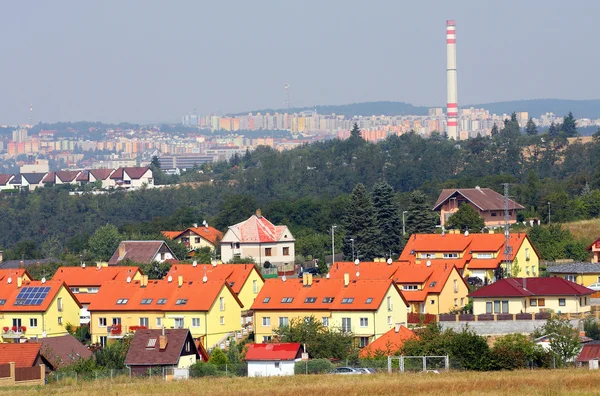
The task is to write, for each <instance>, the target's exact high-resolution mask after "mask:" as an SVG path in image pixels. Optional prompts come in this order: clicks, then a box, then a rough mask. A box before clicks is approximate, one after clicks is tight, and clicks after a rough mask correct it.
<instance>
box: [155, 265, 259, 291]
mask: <svg viewBox="0 0 600 396" xmlns="http://www.w3.org/2000/svg"><path fill="white" fill-rule="evenodd" d="M253 270H254V271H256V273H258V275H259V276H260V277H261V278H262V274H261V273H260V271H259V270H258V268H257V267H256V265H255V264H218V265H216V266H213V265H210V264H198V265H197V266H196V267H194V266H193V265H191V264H175V265H173V266H171V269H170V270H169V272H168V273H167V275H165V277H164V279H167V278H168V277H169V276H172V277H173V279H177V276H179V275H183V279H189V280H197V281H199V280H202V278H203V277H204V275H205V274H206V276H207V278H208V279H209V280H219V281H227V283H228V284H229V286H230V287H231V289H232V290H233V291H234V292H235V293H236V294H239V293H240V291H241V290H242V287H243V286H244V284H245V283H246V280H247V279H248V277H249V276H250V274H251V273H252V271H253ZM263 281H264V278H263Z"/></svg>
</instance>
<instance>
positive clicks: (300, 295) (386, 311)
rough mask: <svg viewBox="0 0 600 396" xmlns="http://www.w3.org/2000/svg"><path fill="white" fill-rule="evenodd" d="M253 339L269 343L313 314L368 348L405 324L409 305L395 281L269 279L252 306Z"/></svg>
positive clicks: (310, 276)
mask: <svg viewBox="0 0 600 396" xmlns="http://www.w3.org/2000/svg"><path fill="white" fill-rule="evenodd" d="M251 309H252V310H253V311H254V337H255V340H256V341H257V342H268V341H270V340H271V339H272V337H273V335H274V330H275V329H277V328H279V327H282V326H288V325H290V323H291V321H292V320H294V319H298V318H300V319H303V318H307V317H311V316H312V317H314V318H315V319H316V320H317V321H319V322H321V323H322V324H323V325H324V326H327V327H332V328H339V329H341V330H342V331H346V332H349V333H352V334H353V336H354V337H355V339H356V342H357V344H358V345H359V346H361V347H364V346H366V345H368V344H369V343H370V342H372V341H373V340H375V339H377V338H379V337H380V336H381V335H382V334H384V333H386V332H387V331H388V330H390V329H391V328H393V327H394V325H395V324H397V323H401V324H406V323H407V318H408V303H407V301H406V300H405V299H404V297H403V296H402V293H401V291H400V289H398V287H397V286H396V284H395V283H394V282H393V281H392V280H391V279H386V280H375V279H373V280H368V279H354V280H350V276H349V274H345V276H344V277H343V279H326V278H319V279H317V278H315V279H313V277H312V275H311V274H304V275H303V278H302V279H285V278H282V279H267V280H266V281H265V284H264V286H263V288H262V289H261V291H260V293H259V294H258V297H257V298H256V300H255V301H254V304H252V308H251Z"/></svg>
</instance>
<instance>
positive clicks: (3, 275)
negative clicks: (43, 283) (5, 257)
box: [0, 268, 33, 283]
mask: <svg viewBox="0 0 600 396" xmlns="http://www.w3.org/2000/svg"><path fill="white" fill-rule="evenodd" d="M19 276H20V277H24V276H25V277H27V279H31V280H33V278H32V276H31V274H29V272H27V270H26V269H25V268H0V282H4V283H6V281H7V280H8V278H11V281H13V282H16V281H17V278H18V277H19Z"/></svg>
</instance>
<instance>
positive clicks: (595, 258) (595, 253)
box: [587, 238, 600, 263]
mask: <svg viewBox="0 0 600 396" xmlns="http://www.w3.org/2000/svg"><path fill="white" fill-rule="evenodd" d="M587 250H588V251H589V252H590V253H592V263H598V262H600V238H598V239H596V240H595V241H594V242H593V243H592V244H591V245H590V246H588V247H587Z"/></svg>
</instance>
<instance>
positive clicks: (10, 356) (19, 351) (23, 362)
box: [0, 342, 42, 367]
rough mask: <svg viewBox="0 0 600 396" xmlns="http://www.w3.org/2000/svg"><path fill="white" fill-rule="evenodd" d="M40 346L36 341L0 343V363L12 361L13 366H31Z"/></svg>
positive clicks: (38, 353)
mask: <svg viewBox="0 0 600 396" xmlns="http://www.w3.org/2000/svg"><path fill="white" fill-rule="evenodd" d="M41 347H42V344H40V343H38V342H24V343H12V342H10V343H1V344H0V364H7V363H10V362H14V363H15V367H33V365H34V364H35V361H36V359H37V358H38V356H39V355H40V348H41Z"/></svg>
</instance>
